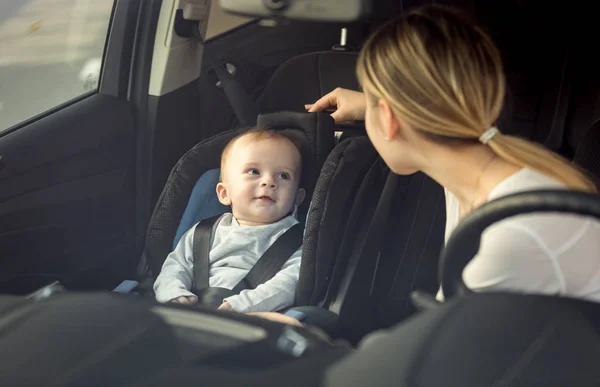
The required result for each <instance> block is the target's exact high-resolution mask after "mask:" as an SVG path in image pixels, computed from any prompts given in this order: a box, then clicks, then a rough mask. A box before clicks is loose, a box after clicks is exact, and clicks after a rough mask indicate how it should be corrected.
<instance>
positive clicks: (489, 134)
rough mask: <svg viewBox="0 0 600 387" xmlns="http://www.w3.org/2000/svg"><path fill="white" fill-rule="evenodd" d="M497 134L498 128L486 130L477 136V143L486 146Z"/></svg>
mask: <svg viewBox="0 0 600 387" xmlns="http://www.w3.org/2000/svg"><path fill="white" fill-rule="evenodd" d="M498 133H500V131H499V130H498V128H496V127H495V126H492V127H491V128H489V129H488V130H486V131H485V132H483V134H482V135H481V136H479V141H481V143H482V144H487V143H488V142H490V140H491V139H492V138H494V136H495V135H496V134H498Z"/></svg>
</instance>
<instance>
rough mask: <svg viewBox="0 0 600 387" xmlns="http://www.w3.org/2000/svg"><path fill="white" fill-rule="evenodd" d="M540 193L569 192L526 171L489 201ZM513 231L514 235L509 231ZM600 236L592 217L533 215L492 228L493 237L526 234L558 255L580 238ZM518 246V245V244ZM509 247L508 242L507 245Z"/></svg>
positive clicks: (599, 227) (500, 187) (503, 184)
mask: <svg viewBox="0 0 600 387" xmlns="http://www.w3.org/2000/svg"><path fill="white" fill-rule="evenodd" d="M538 189H566V187H565V186H564V185H563V184H562V183H561V182H559V181H557V180H555V179H553V178H551V177H548V176H546V175H544V174H542V173H539V172H537V171H534V170H531V169H529V168H523V169H521V170H520V171H519V172H517V173H515V174H513V175H512V176H510V177H508V178H507V179H506V180H504V181H503V182H501V183H500V184H499V185H498V186H497V187H496V188H495V189H494V191H493V192H492V193H491V194H490V197H489V199H490V200H493V199H498V198H501V197H502V196H506V195H510V194H514V193H518V192H527V191H532V190H538ZM508 230H510V231H508ZM595 232H600V223H599V222H597V221H596V220H595V219H591V218H590V217H585V216H581V215H574V214H558V213H530V214H523V215H516V216H513V217H510V218H506V219H504V220H502V221H500V222H497V223H496V224H494V225H492V226H490V228H489V232H488V235H489V237H493V236H498V235H503V234H507V233H509V234H511V235H515V233H517V234H523V235H525V234H526V235H527V237H528V238H531V239H534V240H535V241H536V242H537V243H538V244H540V246H541V247H542V248H543V249H547V251H549V252H552V251H558V250H560V249H562V248H563V247H564V246H565V245H566V244H568V243H572V242H573V239H574V238H576V237H577V236H583V234H586V233H595ZM514 242H515V243H516V242H517V241H514ZM507 243H508V241H507Z"/></svg>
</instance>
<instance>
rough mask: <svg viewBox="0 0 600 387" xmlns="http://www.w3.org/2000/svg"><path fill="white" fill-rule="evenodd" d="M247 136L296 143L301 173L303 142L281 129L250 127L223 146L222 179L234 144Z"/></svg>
mask: <svg viewBox="0 0 600 387" xmlns="http://www.w3.org/2000/svg"><path fill="white" fill-rule="evenodd" d="M246 137H248V138H249V140H251V141H255V142H258V141H264V140H275V141H288V142H290V143H291V144H292V145H294V148H296V149H297V150H298V155H299V156H300V166H299V168H300V169H299V170H298V173H299V174H301V170H302V144H301V143H300V142H299V141H297V140H296V139H295V138H293V137H292V136H288V135H287V134H285V132H283V131H281V130H274V129H264V128H250V129H248V130H246V131H244V132H242V133H240V134H238V135H237V136H235V137H234V138H232V139H231V140H230V141H229V142H228V143H227V145H225V148H223V152H222V153H221V177H220V180H222V177H223V171H224V170H225V165H226V164H227V157H228V156H229V152H231V148H233V145H234V144H235V143H236V142H237V141H238V140H240V139H242V138H246Z"/></svg>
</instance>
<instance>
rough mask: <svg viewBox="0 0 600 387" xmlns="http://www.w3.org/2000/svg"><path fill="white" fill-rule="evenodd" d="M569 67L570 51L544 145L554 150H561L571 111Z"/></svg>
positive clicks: (565, 62) (563, 69) (564, 63)
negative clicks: (568, 115)
mask: <svg viewBox="0 0 600 387" xmlns="http://www.w3.org/2000/svg"><path fill="white" fill-rule="evenodd" d="M569 67H570V66H569V53H567V54H566V56H565V60H564V62H563V68H562V74H561V77H560V86H559V89H558V95H557V98H556V106H555V108H554V113H553V116H552V126H551V127H550V133H548V137H546V140H545V141H544V145H546V147H548V148H549V149H551V150H553V151H560V149H561V147H562V144H563V141H564V137H565V129H566V127H565V126H566V124H567V114H568V112H569V99H570V98H569V97H570V95H571V71H570V69H569Z"/></svg>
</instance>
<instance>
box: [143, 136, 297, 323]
mask: <svg viewBox="0 0 600 387" xmlns="http://www.w3.org/2000/svg"><path fill="white" fill-rule="evenodd" d="M301 172H302V156H301V153H300V146H299V145H298V144H296V143H295V142H294V141H293V140H292V139H291V138H289V137H287V136H286V135H285V134H283V133H281V132H279V131H275V130H266V129H251V130H249V131H246V132H244V133H243V134H241V135H239V136H237V137H236V138H234V139H233V140H231V141H230V142H229V144H228V145H227V146H226V147H225V149H224V150H223V154H222V156H221V182H220V183H219V184H217V195H218V198H219V201H220V202H221V203H222V204H224V205H226V206H231V213H226V214H223V215H222V216H221V217H220V218H219V220H218V221H217V222H216V224H215V226H214V228H213V233H212V238H211V239H212V242H211V246H210V253H209V266H210V272H209V283H210V286H211V287H222V288H227V289H232V288H233V287H235V285H237V284H238V283H239V282H240V281H241V280H242V279H243V278H244V277H245V276H246V274H247V273H248V272H249V271H250V269H252V267H253V266H254V265H255V264H256V262H257V261H258V259H259V258H260V257H261V256H262V255H263V253H264V252H265V251H266V250H267V248H269V246H271V244H273V242H275V241H276V240H277V238H279V237H280V236H281V235H282V234H283V233H284V232H285V231H287V230H288V229H289V228H290V227H292V226H293V225H295V224H296V223H298V221H297V220H296V218H295V217H294V214H293V213H294V210H295V208H297V206H298V205H300V204H301V203H302V201H303V200H304V196H305V194H306V193H305V191H304V189H302V188H300V175H301ZM195 227H196V226H194V227H192V228H191V229H190V230H188V231H187V232H186V233H185V234H184V235H183V237H182V238H181V240H180V241H179V243H178V244H177V246H176V248H175V250H174V251H173V252H172V253H171V254H169V256H168V257H167V259H166V260H165V263H164V265H163V267H162V270H161V272H160V274H159V275H158V277H157V279H156V282H155V283H154V291H155V294H156V299H157V301H159V302H169V301H173V302H179V303H183V304H194V303H196V302H198V299H197V297H196V296H195V295H194V294H193V293H192V292H191V291H190V289H191V288H192V285H193V280H194V278H193V265H194V257H193V254H192V251H193V248H192V247H193V239H194V230H195ZM301 255H302V248H299V249H298V250H297V251H296V252H295V253H294V254H293V255H292V256H291V257H290V258H289V259H288V260H287V261H286V263H285V264H284V265H283V267H282V268H281V270H280V271H279V272H278V273H277V274H276V275H275V276H274V277H273V278H271V279H270V280H268V281H266V282H265V283H263V284H261V285H259V286H257V287H256V288H255V289H249V290H243V291H241V292H240V294H237V295H234V296H231V297H227V298H226V299H224V300H223V303H222V304H221V306H220V307H219V309H223V310H234V311H236V312H241V313H245V312H268V311H276V310H280V309H282V308H285V307H288V306H291V305H293V303H294V297H295V292H296V285H297V282H298V276H299V272H300V260H301Z"/></svg>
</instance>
